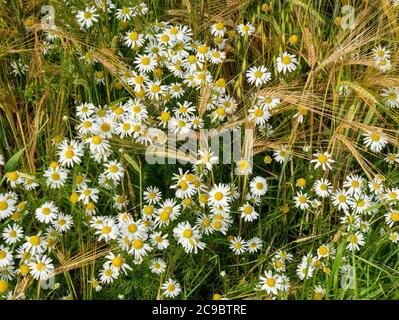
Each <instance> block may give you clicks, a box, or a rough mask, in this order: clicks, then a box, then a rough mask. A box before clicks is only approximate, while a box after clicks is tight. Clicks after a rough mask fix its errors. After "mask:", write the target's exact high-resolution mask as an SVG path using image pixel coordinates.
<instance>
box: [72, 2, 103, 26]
mask: <svg viewBox="0 0 399 320" xmlns="http://www.w3.org/2000/svg"><path fill="white" fill-rule="evenodd" d="M98 17H99V15H98V14H97V13H96V7H95V6H91V7H86V9H85V10H82V11H78V13H77V14H76V19H77V21H78V23H79V25H80V28H81V29H85V28H87V29H88V28H90V27H92V26H93V24H94V22H98Z"/></svg>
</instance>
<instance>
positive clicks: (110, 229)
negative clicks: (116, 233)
mask: <svg viewBox="0 0 399 320" xmlns="http://www.w3.org/2000/svg"><path fill="white" fill-rule="evenodd" d="M111 231H112V228H111V227H110V226H104V227H103V228H102V232H103V233H104V234H110V233H111Z"/></svg>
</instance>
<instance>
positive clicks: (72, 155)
mask: <svg viewBox="0 0 399 320" xmlns="http://www.w3.org/2000/svg"><path fill="white" fill-rule="evenodd" d="M58 156H59V160H58V161H59V163H60V164H61V165H62V166H65V167H73V166H74V165H75V164H79V163H80V162H81V157H82V156H83V146H82V145H81V144H80V143H79V142H77V141H75V140H71V141H68V140H63V141H62V142H61V143H60V144H59V145H58Z"/></svg>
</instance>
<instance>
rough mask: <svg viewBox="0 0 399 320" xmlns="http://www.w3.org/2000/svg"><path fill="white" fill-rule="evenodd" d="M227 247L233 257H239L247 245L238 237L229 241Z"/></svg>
mask: <svg viewBox="0 0 399 320" xmlns="http://www.w3.org/2000/svg"><path fill="white" fill-rule="evenodd" d="M229 247H230V249H231V250H232V251H233V253H234V254H235V255H240V254H242V253H244V252H246V251H247V249H248V243H247V242H246V241H245V240H243V239H242V238H241V237H240V236H238V237H234V238H233V239H231V240H230V246H229Z"/></svg>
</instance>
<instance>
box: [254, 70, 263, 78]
mask: <svg viewBox="0 0 399 320" xmlns="http://www.w3.org/2000/svg"><path fill="white" fill-rule="evenodd" d="M262 76H263V72H262V71H260V70H256V71H255V72H254V77H255V78H258V79H259V78H262Z"/></svg>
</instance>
